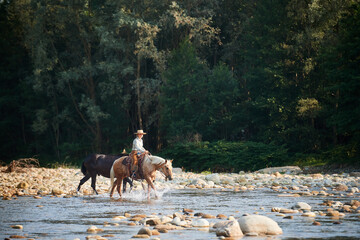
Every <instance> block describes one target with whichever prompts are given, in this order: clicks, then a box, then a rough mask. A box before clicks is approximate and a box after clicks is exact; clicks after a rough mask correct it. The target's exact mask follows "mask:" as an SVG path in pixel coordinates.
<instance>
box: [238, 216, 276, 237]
mask: <svg viewBox="0 0 360 240" xmlns="http://www.w3.org/2000/svg"><path fill="white" fill-rule="evenodd" d="M239 224H240V228H241V230H242V232H243V233H244V234H246V233H257V234H259V235H278V234H282V229H281V228H280V227H279V225H278V224H277V222H275V221H274V220H272V219H271V218H269V217H266V216H261V215H248V216H243V217H241V218H240V219H239Z"/></svg>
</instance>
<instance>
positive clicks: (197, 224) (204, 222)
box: [192, 219, 210, 227]
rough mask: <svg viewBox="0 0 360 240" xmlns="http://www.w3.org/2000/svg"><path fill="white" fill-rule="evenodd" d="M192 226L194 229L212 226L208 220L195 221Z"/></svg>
mask: <svg viewBox="0 0 360 240" xmlns="http://www.w3.org/2000/svg"><path fill="white" fill-rule="evenodd" d="M192 225H193V226H194V227H209V226H210V224H209V222H208V221H207V220H206V219H197V220H194V221H193V223H192Z"/></svg>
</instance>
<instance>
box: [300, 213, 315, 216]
mask: <svg viewBox="0 0 360 240" xmlns="http://www.w3.org/2000/svg"><path fill="white" fill-rule="evenodd" d="M301 216H303V217H316V214H315V213H314V212H306V213H303V214H301Z"/></svg>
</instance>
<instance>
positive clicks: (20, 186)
mask: <svg viewBox="0 0 360 240" xmlns="http://www.w3.org/2000/svg"><path fill="white" fill-rule="evenodd" d="M17 188H20V189H28V188H29V184H28V183H27V182H21V183H19V184H18V185H17Z"/></svg>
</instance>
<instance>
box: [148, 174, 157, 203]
mask: <svg viewBox="0 0 360 240" xmlns="http://www.w3.org/2000/svg"><path fill="white" fill-rule="evenodd" d="M145 180H146V182H147V184H148V199H150V190H151V189H150V187H151V188H152V189H154V192H155V197H156V198H157V195H156V189H155V186H154V184H153V182H152V179H150V178H149V177H146V178H145Z"/></svg>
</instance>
